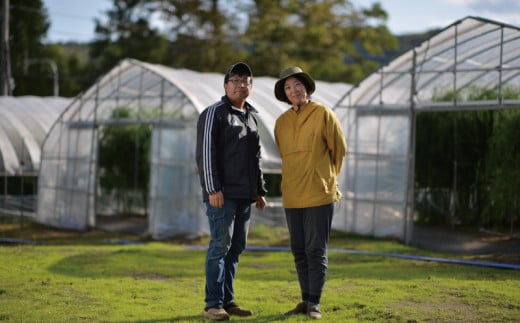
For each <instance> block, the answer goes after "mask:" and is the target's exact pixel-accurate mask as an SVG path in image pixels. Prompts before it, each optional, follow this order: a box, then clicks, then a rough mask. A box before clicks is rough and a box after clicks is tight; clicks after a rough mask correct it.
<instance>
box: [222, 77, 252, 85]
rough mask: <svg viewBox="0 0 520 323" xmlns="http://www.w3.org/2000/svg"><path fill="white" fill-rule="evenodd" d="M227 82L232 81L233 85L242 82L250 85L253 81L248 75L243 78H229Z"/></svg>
mask: <svg viewBox="0 0 520 323" xmlns="http://www.w3.org/2000/svg"><path fill="white" fill-rule="evenodd" d="M228 82H231V83H233V85H234V86H238V85H242V84H245V85H251V83H253V80H251V78H250V77H248V78H245V79H229V80H228Z"/></svg>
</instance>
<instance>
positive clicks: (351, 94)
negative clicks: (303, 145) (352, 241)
mask: <svg viewBox="0 0 520 323" xmlns="http://www.w3.org/2000/svg"><path fill="white" fill-rule="evenodd" d="M472 88H486V89H492V90H495V91H496V93H497V95H496V98H494V99H492V100H485V101H481V100H480V101H475V100H472V99H471V98H470V96H469V95H468V94H469V93H470V92H471V89H472ZM506 90H507V91H509V92H511V91H513V92H515V93H516V98H515V99H507V98H505V97H504V96H503V93H504V91H506ZM450 92H451V93H455V94H456V95H452V99H451V100H450V101H441V100H439V99H438V97H439V95H440V94H442V93H450ZM519 94H520V29H519V28H518V27H515V26H511V25H506V24H503V23H499V22H495V21H491V20H488V19H484V18H480V17H466V18H464V19H461V20H458V21H456V22H454V23H453V24H451V25H450V26H448V27H446V28H444V29H443V30H441V31H440V32H438V33H437V34H435V35H434V36H432V37H431V38H430V39H428V40H426V41H424V42H423V43H422V44H421V45H419V46H417V47H415V48H413V49H411V50H410V51H408V52H406V53H404V54H403V55H401V56H399V57H397V58H396V59H394V60H393V61H392V62H390V63H389V64H388V65H386V66H383V67H381V68H380V69H378V70H377V71H376V72H375V73H373V74H371V75H370V76H369V77H367V78H366V79H365V80H363V81H362V82H361V83H360V84H358V85H357V86H355V87H353V88H352V89H351V90H350V91H348V92H347V93H346V94H345V95H344V96H343V97H342V98H341V99H340V100H339V101H338V103H337V104H336V105H335V106H334V111H335V112H336V113H337V115H338V117H339V118H340V120H341V122H342V124H343V127H344V129H345V132H346V136H347V143H348V152H347V159H346V163H345V167H344V170H343V172H342V174H341V179H340V185H341V187H342V188H343V191H344V193H345V194H344V199H343V200H342V201H341V203H340V205H339V211H338V212H337V213H339V214H346V215H347V216H336V218H335V219H334V220H335V221H334V227H335V228H337V229H340V230H344V231H349V232H357V233H361V234H368V235H373V236H377V237H397V238H399V239H401V240H403V241H405V242H406V243H408V242H410V240H411V236H412V232H413V222H414V211H415V205H414V158H415V135H416V128H415V126H416V124H415V121H416V115H417V114H418V113H421V112H426V111H429V112H434V111H463V110H465V111H470V110H491V109H494V110H498V109H516V108H519V107H520V100H519V98H520V96H519Z"/></svg>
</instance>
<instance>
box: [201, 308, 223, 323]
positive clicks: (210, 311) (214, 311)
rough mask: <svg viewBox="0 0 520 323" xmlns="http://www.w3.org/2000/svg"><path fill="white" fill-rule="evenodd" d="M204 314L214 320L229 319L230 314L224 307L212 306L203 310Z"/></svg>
mask: <svg viewBox="0 0 520 323" xmlns="http://www.w3.org/2000/svg"><path fill="white" fill-rule="evenodd" d="M202 316H204V317H207V318H208V319H210V320H214V321H227V320H229V314H228V312H226V311H225V310H224V309H223V308H218V307H210V308H207V309H204V311H202Z"/></svg>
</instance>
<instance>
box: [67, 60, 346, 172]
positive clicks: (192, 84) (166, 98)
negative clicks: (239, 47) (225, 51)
mask: <svg viewBox="0 0 520 323" xmlns="http://www.w3.org/2000/svg"><path fill="white" fill-rule="evenodd" d="M252 68H253V74H254V66H253V67H252ZM276 81H277V79H276V78H273V77H255V76H253V90H252V93H251V96H250V97H249V98H248V102H249V103H251V104H252V105H253V106H254V107H256V108H257V110H259V113H258V115H257V117H258V119H259V122H260V131H261V135H262V138H261V139H262V149H263V151H262V154H263V155H262V162H263V167H264V169H265V170H266V171H271V172H279V171H280V158H279V155H278V150H277V148H276V145H275V143H274V137H273V136H274V123H275V120H276V118H277V117H278V116H279V115H280V114H281V113H282V112H283V111H285V110H286V109H287V108H288V106H287V105H286V104H285V103H283V102H280V101H278V100H276V98H275V97H274V84H275V83H276ZM223 84H224V73H222V74H219V73H201V72H196V71H191V70H187V69H173V68H170V67H167V66H164V65H157V64H150V63H145V62H141V61H138V60H134V59H125V60H123V61H121V62H120V64H119V65H118V66H117V67H115V68H114V69H113V70H112V71H110V72H109V73H108V74H107V75H106V76H104V77H103V78H102V79H100V80H99V81H98V82H97V83H96V85H95V86H93V87H92V88H90V89H89V90H88V91H87V92H86V93H85V94H84V95H82V96H81V97H79V98H78V100H77V102H75V103H74V104H73V105H72V106H71V107H70V109H69V110H70V112H72V111H74V110H76V109H77V108H78V106H80V105H81V106H83V105H85V104H89V105H90V104H92V103H93V102H94V101H95V102H98V103H99V105H98V106H97V108H96V109H97V112H96V118H97V119H98V120H100V118H105V117H107V116H109V114H107V112H106V111H103V110H104V107H105V106H107V107H108V106H109V105H110V104H105V103H108V102H110V101H114V100H117V101H118V103H117V104H118V106H122V105H128V106H136V104H137V105H138V102H144V101H145V100H148V101H150V99H153V98H155V99H156V101H157V102H156V104H164V105H165V106H167V109H166V110H167V111H168V112H167V115H168V114H170V117H174V118H175V119H179V120H182V119H185V118H188V119H189V118H195V117H196V116H198V115H199V114H200V112H202V110H203V109H204V108H206V107H207V106H209V105H211V104H213V103H214V102H216V101H217V100H219V99H220V97H222V96H223V95H224V86H223ZM161 87H164V89H165V91H164V92H163V93H162V94H160V91H161V89H162V88H161ZM349 89H350V85H348V84H346V83H328V82H322V81H316V92H315V93H314V94H313V99H315V100H316V101H320V102H322V103H324V104H325V105H327V106H329V107H332V106H334V104H335V103H336V102H337V101H338V100H339V98H341V96H342V95H343V94H345V93H346V92H347V91H348V90H349ZM160 100H162V101H161V102H162V103H161V102H159V101H160ZM88 102H92V103H88ZM181 106H182V108H179V107H181ZM167 115H166V117H168V116H167ZM93 117H94V113H93V111H91V112H90V113H87V114H84V115H83V121H87V120H89V119H92V118H93ZM170 117H168V118H170Z"/></svg>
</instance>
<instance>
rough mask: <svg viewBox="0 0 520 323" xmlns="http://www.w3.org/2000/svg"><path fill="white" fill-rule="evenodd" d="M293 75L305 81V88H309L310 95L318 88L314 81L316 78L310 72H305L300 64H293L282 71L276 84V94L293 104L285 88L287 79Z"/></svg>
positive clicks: (279, 98) (282, 99)
mask: <svg viewBox="0 0 520 323" xmlns="http://www.w3.org/2000/svg"><path fill="white" fill-rule="evenodd" d="M291 76H294V77H296V78H297V79H299V80H300V81H302V82H303V84H304V85H305V89H306V90H307V92H308V94H309V95H311V94H312V93H314V91H315V90H316V84H315V83H314V80H313V79H312V77H311V76H310V75H309V74H307V73H305V72H304V71H303V70H302V69H301V68H299V67H298V66H291V67H288V68H286V69H284V70H283V71H281V72H280V77H279V80H278V81H277V82H276V84H275V85H274V96H275V97H276V98H277V99H278V100H280V101H282V102H287V103H289V104H291V101H289V99H288V98H287V95H285V90H284V85H285V80H287V79H288V78H289V77H291Z"/></svg>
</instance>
